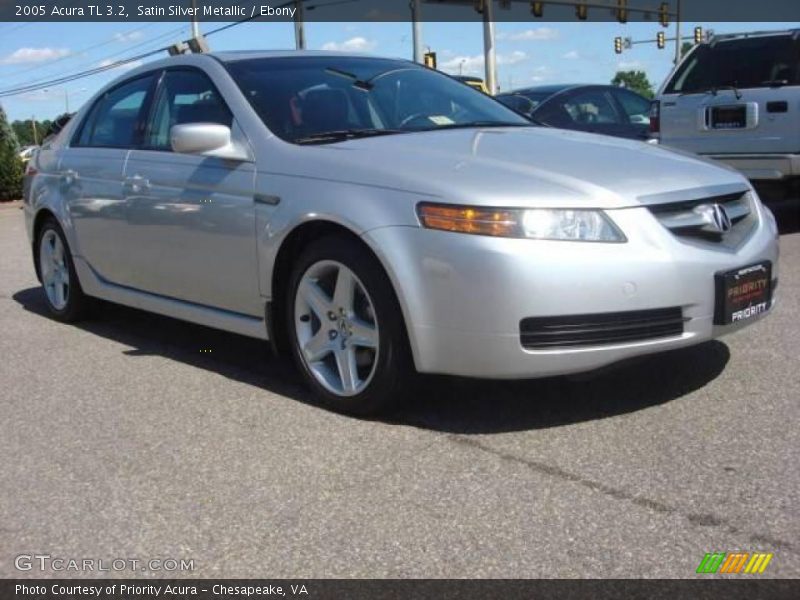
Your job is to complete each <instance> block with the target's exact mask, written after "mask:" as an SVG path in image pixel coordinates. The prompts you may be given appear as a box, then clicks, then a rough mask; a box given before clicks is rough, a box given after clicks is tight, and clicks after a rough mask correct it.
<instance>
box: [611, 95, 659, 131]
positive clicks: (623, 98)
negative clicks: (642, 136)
mask: <svg viewBox="0 0 800 600" xmlns="http://www.w3.org/2000/svg"><path fill="white" fill-rule="evenodd" d="M613 93H614V95H615V96H616V98H617V100H619V103H620V105H621V106H622V110H623V111H624V112H625V116H626V117H627V118H628V122H629V123H631V124H634V125H647V124H649V123H650V101H649V100H647V99H646V98H643V97H642V96H640V95H638V94H634V93H633V92H629V91H627V90H615V91H614V92H613Z"/></svg>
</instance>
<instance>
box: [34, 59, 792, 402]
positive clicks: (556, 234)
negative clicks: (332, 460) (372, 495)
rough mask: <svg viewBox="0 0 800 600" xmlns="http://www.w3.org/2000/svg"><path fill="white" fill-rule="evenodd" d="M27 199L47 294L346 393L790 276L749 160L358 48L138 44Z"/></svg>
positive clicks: (378, 395) (57, 143) (715, 307)
mask: <svg viewBox="0 0 800 600" xmlns="http://www.w3.org/2000/svg"><path fill="white" fill-rule="evenodd" d="M25 210H26V217H27V228H28V234H29V237H30V240H31V244H32V250H33V256H34V264H35V268H36V272H37V275H38V276H39V278H40V279H41V281H42V284H43V288H44V292H45V296H46V298H47V303H48V306H49V308H50V310H51V312H52V314H53V315H54V316H55V317H56V318H58V319H61V320H64V321H72V320H75V319H78V318H81V317H83V316H85V315H86V313H87V310H88V309H89V308H90V307H91V299H93V298H101V299H104V300H108V301H111V302H117V303H120V304H125V305H128V306H133V307H137V308H140V309H144V310H147V311H152V312H155V313H160V314H164V315H169V316H172V317H176V318H179V319H185V320H187V321H192V322H195V323H201V324H204V325H208V326H211V327H216V328H220V329H224V330H227V331H231V332H235V333H239V334H243V335H247V336H252V337H256V338H262V339H265V340H266V339H269V340H270V341H271V343H272V344H273V346H274V347H275V349H276V350H277V351H278V352H281V353H285V354H287V355H291V356H292V357H293V359H294V361H295V362H296V363H297V365H298V367H299V369H300V371H301V372H302V373H303V375H304V377H305V379H306V380H307V382H308V384H309V385H310V386H311V387H312V388H313V389H314V390H315V391H316V392H317V394H318V396H319V398H320V400H321V401H322V402H323V403H324V404H325V405H327V406H330V407H332V408H334V409H336V410H341V411H346V412H352V413H358V414H368V413H374V412H377V411H381V410H386V409H387V408H388V407H389V406H390V405H391V404H392V402H393V401H395V400H397V399H398V398H401V397H402V392H403V390H404V389H405V387H406V384H407V383H408V382H409V381H410V379H411V376H412V375H413V373H414V372H415V371H416V372H424V373H447V374H454V375H462V376H473V377H489V378H524V377H541V376H549V375H556V374H565V373H573V372H578V371H586V370H590V369H595V368H598V367H601V366H604V365H607V364H609V363H613V362H615V361H619V360H622V359H625V358H628V357H632V356H637V355H643V354H649V353H655V352H660V351H664V350H669V349H673V348H679V347H684V346H689V345H692V344H697V343H699V342H703V341H705V340H708V339H711V338H714V337H718V336H720V335H723V334H725V333H727V332H730V331H734V330H737V329H738V328H741V327H743V326H745V325H749V324H751V323H753V322H754V321H756V320H758V319H759V318H760V317H762V316H763V315H764V314H766V313H767V312H769V310H770V309H771V308H772V306H773V303H774V301H775V300H774V293H773V292H774V289H775V286H776V284H777V273H776V266H777V256H778V241H777V239H778V238H777V228H776V225H775V221H774V219H773V217H772V215H771V214H770V212H769V211H768V210H767V209H766V208H765V207H764V206H763V205H762V204H761V202H760V201H759V199H758V197H757V195H756V193H755V192H754V191H753V189H752V187H751V186H750V185H749V183H748V182H747V180H745V179H744V178H743V177H742V176H741V175H738V174H737V173H735V172H733V171H731V170H729V169H727V168H725V167H722V166H719V165H716V164H712V163H710V162H706V161H702V160H699V159H697V158H694V157H691V156H688V155H685V154H679V153H676V152H673V151H669V150H665V149H661V148H657V147H654V146H650V145H646V144H641V143H638V142H633V141H626V140H621V139H615V138H610V137H603V136H597V135H591V134H584V133H579V132H574V131H561V130H557V129H549V128H540V127H536V126H534V125H532V124H531V123H530V122H528V121H526V120H524V119H523V118H522V117H520V116H518V115H516V114H515V113H513V112H512V111H511V110H509V109H507V108H506V107H505V106H503V105H502V104H500V103H499V102H497V101H495V100H494V99H492V98H491V97H489V96H487V95H485V94H482V93H480V92H477V91H475V90H472V89H470V88H469V87H467V86H464V85H462V84H460V83H459V82H457V81H455V80H453V79H451V78H449V77H447V76H446V75H443V74H441V73H438V72H436V71H433V70H430V69H427V68H424V67H421V66H419V65H416V64H413V63H409V62H406V61H401V60H390V59H385V58H372V57H366V56H350V55H343V54H333V53H310V52H304V53H288V52H287V53H263V52H259V53H228V54H217V55H184V56H178V57H172V58H169V59H166V60H163V61H159V62H154V63H150V64H147V65H144V66H141V67H139V68H138V69H136V70H134V71H130V72H128V73H126V74H125V75H124V76H122V77H121V78H120V79H118V80H117V81H115V82H114V83H112V84H110V85H109V86H107V87H106V88H105V89H103V90H102V91H100V92H99V93H98V94H97V95H96V96H95V97H94V98H93V99H92V100H91V101H90V102H88V103H87V105H86V106H85V107H84V108H83V109H82V110H81V111H80V112H79V113H78V114H77V115H76V116H75V117H74V118H73V119H72V120H71V121H70V122H69V124H68V125H66V126H65V128H64V129H63V130H62V131H61V132H60V134H59V135H58V136H57V137H56V138H55V139H53V140H51V141H50V142H49V143H48V144H46V145H45V146H44V147H43V148H42V149H41V151H39V152H38V153H37V155H36V157H35V159H34V160H33V161H32V162H31V164H30V165H29V167H28V177H27V180H26V198H25Z"/></svg>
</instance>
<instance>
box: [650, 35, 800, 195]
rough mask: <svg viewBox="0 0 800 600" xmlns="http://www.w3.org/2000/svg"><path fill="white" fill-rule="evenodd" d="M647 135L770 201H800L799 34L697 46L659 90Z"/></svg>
mask: <svg viewBox="0 0 800 600" xmlns="http://www.w3.org/2000/svg"><path fill="white" fill-rule="evenodd" d="M651 130H652V131H653V133H654V134H656V137H659V138H660V141H661V143H663V144H665V145H668V146H673V147H676V148H680V149H683V150H688V151H690V152H695V153H697V154H701V155H706V156H709V157H711V158H715V159H717V160H720V161H722V162H724V163H727V164H729V165H731V166H732V167H735V168H736V169H739V170H740V171H741V172H742V173H744V174H745V175H746V176H747V177H748V178H749V179H751V180H753V182H754V183H756V185H757V187H759V189H760V190H761V189H765V188H766V189H767V190H769V191H770V192H771V193H770V195H772V194H774V193H775V192H778V193H779V194H780V196H781V197H782V198H797V197H798V196H800V30H784V31H767V32H755V33H742V34H730V35H720V36H714V37H712V38H711V40H710V41H709V42H708V43H704V44H700V45H698V46H695V47H694V48H693V49H692V50H691V51H690V52H689V53H688V54H687V55H686V57H685V58H684V59H683V61H682V62H681V63H680V64H679V65H678V67H677V68H676V69H675V70H674V71H673V72H672V74H671V75H670V76H669V77H668V78H667V80H666V81H665V83H664V84H663V85H662V87H661V89H660V90H659V91H658V96H657V99H656V101H655V102H654V103H653V107H652V111H651ZM762 195H763V192H762Z"/></svg>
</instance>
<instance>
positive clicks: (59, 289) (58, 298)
mask: <svg viewBox="0 0 800 600" xmlns="http://www.w3.org/2000/svg"><path fill="white" fill-rule="evenodd" d="M65 297H66V294H64V284H63V283H62V282H61V280H60V279H58V278H57V279H56V281H55V283H54V284H53V304H54V305H55V306H56V308H61V307H62V306H63V305H64V298H65Z"/></svg>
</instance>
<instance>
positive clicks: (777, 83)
mask: <svg viewBox="0 0 800 600" xmlns="http://www.w3.org/2000/svg"><path fill="white" fill-rule="evenodd" d="M761 85H768V86H769V87H783V86H785V85H789V80H788V79H768V80H767V81H762V82H761Z"/></svg>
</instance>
